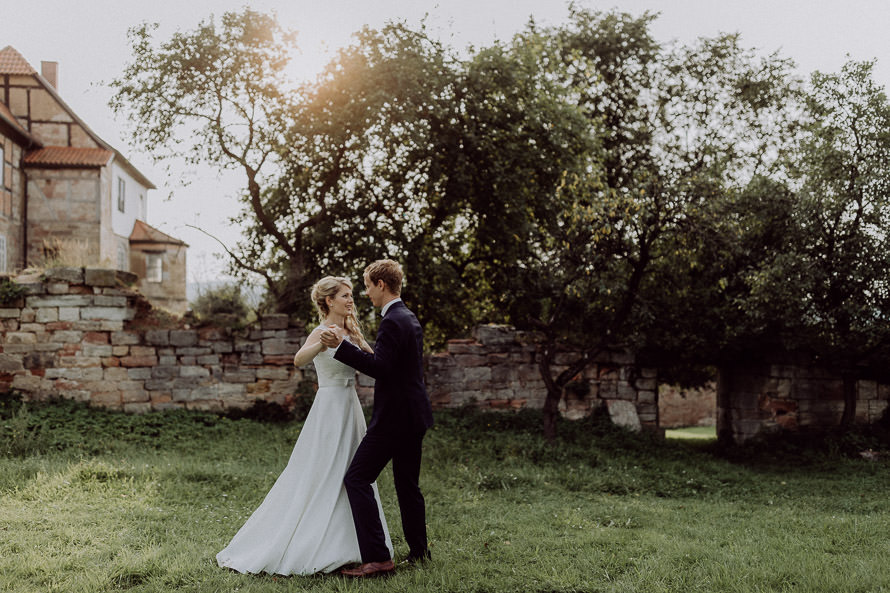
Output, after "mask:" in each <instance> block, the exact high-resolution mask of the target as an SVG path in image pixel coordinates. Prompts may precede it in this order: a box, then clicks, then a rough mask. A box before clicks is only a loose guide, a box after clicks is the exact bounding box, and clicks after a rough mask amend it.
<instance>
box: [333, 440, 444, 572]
mask: <svg viewBox="0 0 890 593" xmlns="http://www.w3.org/2000/svg"><path fill="white" fill-rule="evenodd" d="M424 433H425V431H424V432H420V433H414V434H412V433H409V434H399V435H398V436H392V435H387V434H381V433H379V432H377V431H374V430H373V429H372V430H369V431H368V432H367V434H365V437H364V438H363V439H362V442H361V443H360V444H359V446H358V449H357V450H356V452H355V457H353V459H352V463H351V464H350V466H349V469H348V470H347V471H346V477H345V478H344V479H343V484H344V485H345V486H346V494H347V496H348V497H349V505H350V507H352V519H353V521H354V522H355V532H356V535H357V536H358V545H359V550H360V551H361V554H362V562H383V561H384V560H389V559H390V558H389V550H388V549H387V548H386V544H385V540H384V536H383V525H382V524H381V523H380V516H379V514H378V511H377V503H376V501H375V500H374V491H373V489H372V488H371V484H373V483H374V481H376V480H377V477H378V476H379V475H380V472H382V471H383V468H384V467H386V464H387V463H388V462H389V461H390V460H392V476H393V482H394V483H395V487H396V496H397V497H398V500H399V511H400V513H401V516H402V530H403V531H404V533H405V541H406V542H407V543H408V549H409V551H410V553H411V554H412V555H423V554H425V553H426V550H427V539H426V507H425V503H424V500H423V494H421V492H420V485H419V481H420V461H421V452H422V448H423V436H424Z"/></svg>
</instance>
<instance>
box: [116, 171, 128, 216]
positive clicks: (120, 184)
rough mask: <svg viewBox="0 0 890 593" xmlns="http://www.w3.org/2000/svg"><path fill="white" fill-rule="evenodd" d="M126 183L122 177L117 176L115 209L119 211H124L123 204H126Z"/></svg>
mask: <svg viewBox="0 0 890 593" xmlns="http://www.w3.org/2000/svg"><path fill="white" fill-rule="evenodd" d="M126 188H127V186H126V184H125V183H124V178H123V177H118V178H117V209H118V210H120V211H121V212H124V210H125V206H126V204H127V197H126V194H125V191H126Z"/></svg>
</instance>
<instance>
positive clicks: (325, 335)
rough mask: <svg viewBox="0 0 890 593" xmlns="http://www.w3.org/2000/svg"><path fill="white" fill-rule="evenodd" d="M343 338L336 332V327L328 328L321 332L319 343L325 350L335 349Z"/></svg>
mask: <svg viewBox="0 0 890 593" xmlns="http://www.w3.org/2000/svg"><path fill="white" fill-rule="evenodd" d="M341 341H343V338H341V337H340V334H339V333H338V332H337V327H336V326H334V327H333V328H329V329H326V330H324V331H323V332H321V343H322V345H323V346H324V347H325V348H336V347H337V346H339V345H340V342H341Z"/></svg>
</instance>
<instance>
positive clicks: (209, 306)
mask: <svg viewBox="0 0 890 593" xmlns="http://www.w3.org/2000/svg"><path fill="white" fill-rule="evenodd" d="M191 309H192V313H194V315H195V317H196V318H197V319H198V321H201V322H210V323H214V324H217V325H223V326H228V327H243V326H245V325H246V324H248V323H249V322H250V321H252V320H254V319H256V314H255V313H254V312H253V311H252V310H251V309H250V306H249V305H248V304H247V299H245V298H244V295H243V294H242V293H241V287H240V286H239V285H237V284H224V285H222V286H218V287H216V288H210V289H207V290H205V291H203V292H202V293H201V294H199V295H198V297H197V298H196V299H195V300H194V301H193V302H192V303H191Z"/></svg>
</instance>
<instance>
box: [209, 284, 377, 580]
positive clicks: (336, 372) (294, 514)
mask: <svg viewBox="0 0 890 593" xmlns="http://www.w3.org/2000/svg"><path fill="white" fill-rule="evenodd" d="M312 301H313V302H314V303H315V306H316V308H317V309H318V314H319V318H320V319H321V326H319V327H317V328H315V330H314V331H313V332H312V333H311V334H309V337H308V338H306V343H305V344H304V345H303V347H302V348H300V350H299V352H297V354H296V355H295V356H294V364H295V365H296V366H298V367H299V366H303V365H305V364H308V363H309V361H314V363H315V370H316V373H317V374H318V392H317V394H316V396H315V401H314V402H313V404H312V408H311V409H310V410H309V415H308V416H307V417H306V422H305V423H304V424H303V428H302V430H301V431H300V436H299V437H298V438H297V444H296V445H295V446H294V450H293V453H292V454H291V457H290V461H288V463H287V467H285V468H284V471H283V472H282V473H281V475H280V476H279V477H278V480H277V481H276V482H275V484H274V485H273V486H272V489H271V490H270V491H269V493H268V494H267V495H266V498H265V500H263V502H262V504H260V506H259V508H257V510H256V511H254V513H253V515H251V516H250V518H249V519H248V520H247V522H246V523H245V524H244V526H243V527H241V529H240V530H239V531H238V533H236V534H235V537H234V538H232V541H231V542H230V543H229V545H228V546H226V548H225V549H224V550H223V551H222V552H220V553H219V554H217V555H216V560H217V562H218V563H219V565H220V566H222V567H227V568H231V569H233V570H236V571H238V572H242V573H259V572H268V573H275V574H282V575H290V574H302V575H307V574H314V573H317V572H331V571H333V570H335V569H337V568H339V567H341V566H343V565H345V564H350V563H356V562H361V553H360V552H359V547H358V539H357V537H356V534H355V524H354V523H353V520H352V511H351V509H350V506H349V499H348V498H347V496H346V490H345V489H344V487H343V476H344V475H345V474H346V469H347V468H348V467H349V463H350V462H351V461H352V457H353V454H354V453H355V450H356V448H357V447H358V444H359V442H360V441H361V439H362V436H364V434H365V429H366V426H365V417H364V414H363V412H362V408H361V404H360V403H359V401H358V396H357V395H356V393H355V371H354V370H353V369H352V368H351V367H348V366H346V365H345V364H343V363H341V362H339V361H336V360H334V358H333V356H332V351H329V350H327V349H326V348H325V347H324V346H323V345H322V344H321V342H320V339H319V337H320V335H321V332H322V330H323V329H324V328H326V327H330V326H334V325H336V326H337V327H339V328H345V332H346V339H348V340H350V341H351V342H353V343H354V344H356V345H357V346H359V347H360V348H362V349H363V350H366V351H368V352H372V350H371V347H370V346H369V345H368V343H367V342H366V341H365V339H364V337H362V333H361V329H360V326H359V323H358V320H357V319H356V317H355V313H354V311H353V301H352V283H351V282H350V281H349V280H348V279H346V278H337V277H333V276H326V277H324V278H322V279H321V280H319V281H318V282H317V283H316V284H315V286H313V287H312ZM374 496H375V498H376V499H377V509H378V512H379V513H380V520H381V522H382V523H383V531H384V534H385V535H386V545H387V547H388V548H389V551H390V555H392V541H391V540H390V537H389V530H388V528H387V526H386V520H385V518H384V517H383V509H382V508H381V506H380V497H379V496H378V495H377V487H376V485H375V486H374Z"/></svg>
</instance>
